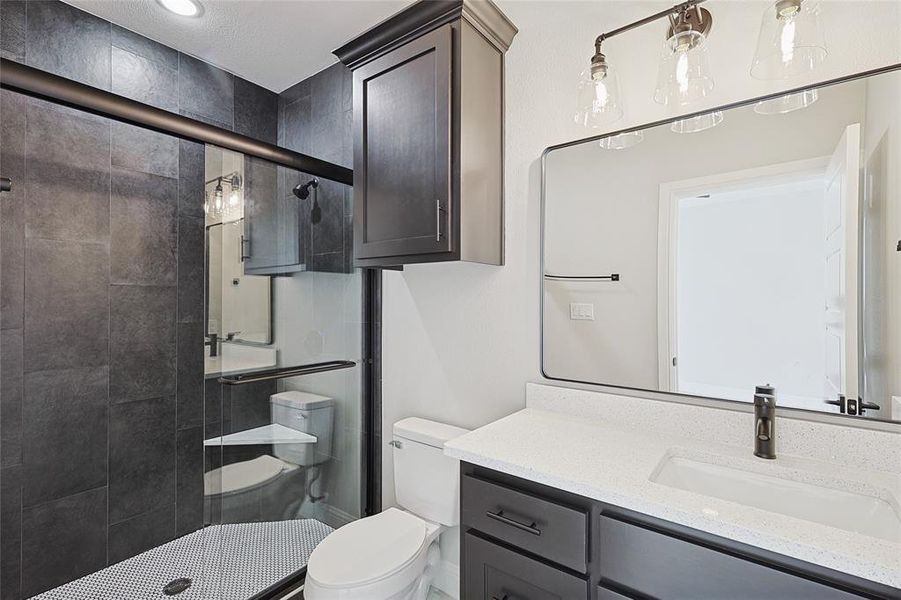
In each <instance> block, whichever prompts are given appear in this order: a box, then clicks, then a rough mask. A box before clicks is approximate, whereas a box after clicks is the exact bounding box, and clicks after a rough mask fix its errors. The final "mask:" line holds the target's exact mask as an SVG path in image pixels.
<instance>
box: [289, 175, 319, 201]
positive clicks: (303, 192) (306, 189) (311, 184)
mask: <svg viewBox="0 0 901 600" xmlns="http://www.w3.org/2000/svg"><path fill="white" fill-rule="evenodd" d="M318 187H319V180H318V179H311V180H309V181H308V182H306V183H299V184H297V185H295V186H294V195H295V196H297V197H298V198H300V199H301V200H306V199H307V198H309V197H310V189H314V190H315V189H316V188H318Z"/></svg>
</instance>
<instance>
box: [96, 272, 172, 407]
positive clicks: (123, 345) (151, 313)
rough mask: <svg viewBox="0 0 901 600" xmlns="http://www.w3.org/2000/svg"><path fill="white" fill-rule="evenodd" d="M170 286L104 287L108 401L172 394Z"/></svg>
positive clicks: (127, 400) (129, 400) (126, 400)
mask: <svg viewBox="0 0 901 600" xmlns="http://www.w3.org/2000/svg"><path fill="white" fill-rule="evenodd" d="M175 302H176V291H175V288H174V287H173V286H143V285H114V286H111V287H110V309H109V327H110V382H109V393H110V402H112V403H114V404H115V403H118V402H131V401H135V400H142V399H147V398H157V397H160V396H168V395H169V394H174V393H175V373H176V371H175V306H176V305H175Z"/></svg>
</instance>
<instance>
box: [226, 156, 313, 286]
mask: <svg viewBox="0 0 901 600" xmlns="http://www.w3.org/2000/svg"><path fill="white" fill-rule="evenodd" d="M287 177H288V171H287V170H286V169H283V168H282V167H276V166H275V165H273V164H272V163H269V162H267V161H263V160H260V159H257V158H253V157H250V156H245V157H244V241H243V244H242V248H241V250H242V256H243V263H244V272H245V273H248V274H256V275H265V274H274V273H285V272H290V271H297V270H300V269H302V268H303V266H302V265H301V263H302V260H303V258H302V254H301V247H300V231H299V229H300V228H299V217H300V213H299V210H298V201H297V198H295V197H294V195H293V194H292V193H291V188H290V187H288V185H287V183H286V178H287ZM280 178H281V179H282V180H283V181H282V182H281V185H280V184H279V183H280V182H279V179H280Z"/></svg>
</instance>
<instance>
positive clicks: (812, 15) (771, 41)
mask: <svg viewBox="0 0 901 600" xmlns="http://www.w3.org/2000/svg"><path fill="white" fill-rule="evenodd" d="M826 54H827V51H826V38H825V36H824V35H823V26H822V23H821V20H820V6H819V3H818V2H815V1H814V0H776V2H773V3H772V4H771V5H770V6H768V7H767V9H766V11H764V13H763V20H762V21H761V24H760V35H759V36H758V38H757V51H756V52H755V53H754V62H753V63H752V64H751V76H752V77H754V78H756V79H785V78H788V77H796V76H798V75H803V74H805V73H810V72H811V71H814V70H815V69H816V68H817V67H818V66H819V65H821V64H822V63H823V61H824V60H826Z"/></svg>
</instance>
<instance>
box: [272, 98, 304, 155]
mask: <svg viewBox="0 0 901 600" xmlns="http://www.w3.org/2000/svg"><path fill="white" fill-rule="evenodd" d="M310 106H311V100H310V96H309V95H306V96H301V97H299V98H298V99H296V100H294V101H293V102H291V103H289V104H286V105H285V106H284V108H283V110H282V126H281V129H282V130H283V133H282V132H280V133H279V135H281V136H282V137H283V139H282V144H283V145H284V146H285V148H290V149H291V150H294V151H296V152H301V153H303V154H312V152H311V146H310V143H311V137H310V135H311V131H310V122H311V121H310V120H311V118H312V117H311V111H310Z"/></svg>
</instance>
